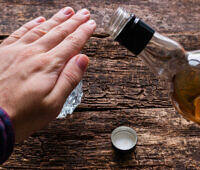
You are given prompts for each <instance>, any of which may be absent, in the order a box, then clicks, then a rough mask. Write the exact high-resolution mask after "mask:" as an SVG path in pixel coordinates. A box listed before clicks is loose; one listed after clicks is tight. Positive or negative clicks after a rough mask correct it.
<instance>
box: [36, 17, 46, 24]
mask: <svg viewBox="0 0 200 170" xmlns="http://www.w3.org/2000/svg"><path fill="white" fill-rule="evenodd" d="M35 21H36V22H38V23H42V22H44V21H45V18H44V17H38V18H36V19H35Z"/></svg>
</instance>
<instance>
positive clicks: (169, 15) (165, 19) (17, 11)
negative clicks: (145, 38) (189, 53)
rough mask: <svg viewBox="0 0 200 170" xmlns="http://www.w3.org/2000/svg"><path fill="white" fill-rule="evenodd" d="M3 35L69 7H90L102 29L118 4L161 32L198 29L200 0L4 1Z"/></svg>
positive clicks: (0, 31) (1, 30)
mask: <svg viewBox="0 0 200 170" xmlns="http://www.w3.org/2000/svg"><path fill="white" fill-rule="evenodd" d="M0 4H1V5H0V10H1V16H0V25H1V27H0V34H3V35H8V34H10V33H11V32H13V31H14V30H15V29H17V28H18V27H19V26H21V25H22V24H23V23H25V22H27V21H28V20H30V19H33V18H34V17H37V16H40V15H43V16H45V17H47V18H48V17H50V16H51V15H52V14H53V13H55V12H56V11H58V10H59V9H60V8H63V7H65V6H72V7H73V8H74V9H75V10H78V9H81V8H84V7H86V8H88V9H89V10H90V11H91V14H92V18H94V19H95V20H96V21H97V23H98V29H97V32H98V33H99V32H104V30H103V29H102V25H101V23H102V20H103V17H104V16H105V15H107V14H111V13H112V12H113V10H114V9H116V8H117V7H118V6H122V7H125V8H126V9H127V10H129V11H130V12H133V13H135V14H137V15H138V16H139V17H141V18H143V19H144V20H145V21H146V22H147V23H149V24H150V25H152V26H153V27H154V28H156V29H157V30H158V31H160V32H185V31H187V32H188V31H189V32H198V31H199V28H200V20H199V18H200V13H199V11H200V1H197V0H190V1H185V0H175V1H171V0H166V1H161V0H154V1H146V0H140V1H138V0H129V1H122V0H118V1H113V0H111V1H100V0H98V1H93V0H89V1H82V0H76V1H69V0H42V1H38V0H33V1H32V0H28V1H24V0H19V1H18V0H1V1H0Z"/></svg>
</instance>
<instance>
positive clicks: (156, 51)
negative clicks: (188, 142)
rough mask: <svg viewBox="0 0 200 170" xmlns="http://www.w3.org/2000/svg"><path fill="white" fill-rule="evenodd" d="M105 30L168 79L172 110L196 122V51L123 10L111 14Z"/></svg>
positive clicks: (199, 61) (199, 110)
mask: <svg viewBox="0 0 200 170" xmlns="http://www.w3.org/2000/svg"><path fill="white" fill-rule="evenodd" d="M106 31H107V32H108V33H109V34H110V36H111V37H112V39H114V40H115V41H118V42H119V43H120V44H121V45H123V46H125V47H126V48H127V49H128V50H130V51H131V52H132V53H133V54H134V55H139V57H140V58H142V60H143V61H144V62H145V63H146V64H147V65H148V66H149V68H150V69H151V70H152V71H153V72H154V73H155V74H157V75H159V76H160V77H162V78H164V79H167V80H169V81H170V82H171V89H170V96H171V98H172V103H173V105H174V107H175V108H176V110H177V111H178V112H179V113H180V114H182V115H183V116H184V118H186V119H188V120H192V121H194V122H196V123H198V124H200V50H199V51H191V52H187V51H185V50H184V48H183V47H182V46H181V45H180V44H179V43H177V42H175V41H174V40H172V39H169V38H167V37H165V36H163V35H161V34H159V33H158V32H156V31H154V30H153V29H152V28H151V27H150V26H149V25H147V24H146V23H144V22H143V21H142V20H140V19H139V18H137V17H136V16H135V15H133V14H129V13H127V12H126V11H125V10H124V9H122V8H118V9H117V10H116V12H115V13H114V14H113V16H111V18H110V20H109V23H108V25H107V28H106Z"/></svg>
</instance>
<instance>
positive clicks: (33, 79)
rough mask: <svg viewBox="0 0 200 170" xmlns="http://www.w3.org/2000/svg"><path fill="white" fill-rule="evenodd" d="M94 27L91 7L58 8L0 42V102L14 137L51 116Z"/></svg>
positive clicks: (79, 68)
mask: <svg viewBox="0 0 200 170" xmlns="http://www.w3.org/2000/svg"><path fill="white" fill-rule="evenodd" d="M95 28H96V23H95V21H94V20H90V12H89V11H88V10H86V9H82V10H80V11H78V12H77V13H75V12H74V10H73V9H72V8H70V7H66V8H63V9H62V10H60V11H59V12H58V13H56V14H55V15H54V16H53V17H52V18H50V19H49V20H46V19H45V18H44V17H39V18H36V19H35V20H32V21H30V22H28V23H26V24H25V25H24V26H22V27H21V28H19V29H18V30H17V31H15V32H14V33H13V34H11V35H10V36H9V37H8V38H7V39H6V40H5V41H3V43H2V44H0V63H1V66H0V107H2V108H3V109H4V110H5V111H6V112H7V113H8V115H9V117H10V119H11V121H12V123H13V127H14V132H15V139H16V141H22V140H24V139H25V138H26V137H28V136H29V135H30V134H32V133H33V132H35V131H37V130H39V129H41V128H43V127H44V126H45V125H47V124H48V123H49V122H50V121H52V120H53V119H55V118H56V116H57V115H58V114H59V112H60V111H61V109H62V106H63V104H64V102H65V100H66V98H67V97H68V95H69V94H70V93H71V91H72V90H73V89H74V88H75V87H76V85H77V84H78V83H79V81H80V80H81V79H82V76H83V74H84V72H85V70H86V68H87V65H88V62H89V59H88V57H87V56H86V55H84V54H79V53H80V51H81V49H82V48H83V46H84V44H85V43H86V41H87V40H88V39H89V38H90V36H91V35H92V33H93V32H94V30H95Z"/></svg>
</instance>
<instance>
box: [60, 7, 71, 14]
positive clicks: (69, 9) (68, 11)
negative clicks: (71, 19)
mask: <svg viewBox="0 0 200 170" xmlns="http://www.w3.org/2000/svg"><path fill="white" fill-rule="evenodd" d="M62 12H63V13H64V14H65V15H70V14H71V13H72V8H70V7H66V8H64V9H62Z"/></svg>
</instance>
